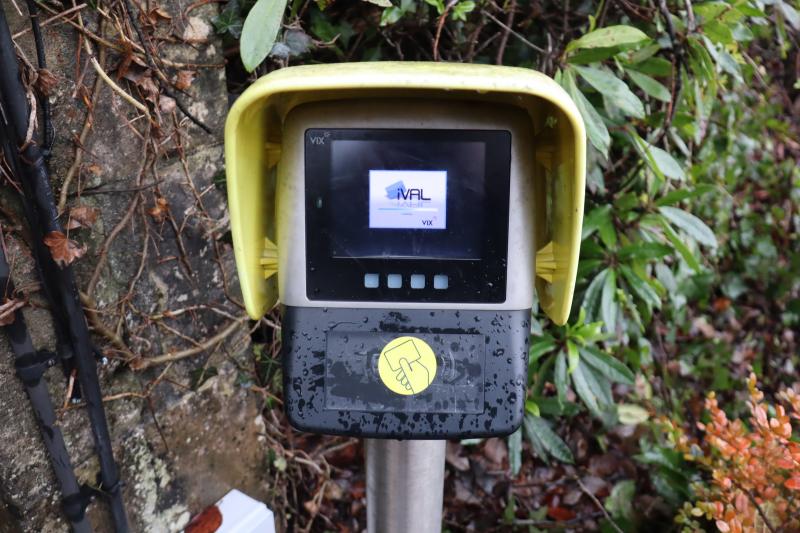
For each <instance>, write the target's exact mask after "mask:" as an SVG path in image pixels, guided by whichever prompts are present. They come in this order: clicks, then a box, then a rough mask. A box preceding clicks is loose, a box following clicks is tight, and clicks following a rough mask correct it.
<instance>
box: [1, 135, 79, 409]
mask: <svg viewBox="0 0 800 533" xmlns="http://www.w3.org/2000/svg"><path fill="white" fill-rule="evenodd" d="M6 130H7V128H5V127H3V128H0V142H2V149H3V154H4V155H5V160H6V163H7V164H8V167H9V169H10V170H11V174H12V175H13V176H21V175H22V169H21V167H20V162H19V156H18V149H17V144H16V143H15V142H12V140H11V139H10V138H9V135H8V132H7V131H6ZM20 186H21V187H22V188H23V190H25V191H28V192H29V187H27V184H26V183H24V182H23V183H21V184H20ZM21 200H22V208H23V211H24V213H25V218H26V219H27V220H36V219H37V217H38V215H37V214H36V208H35V207H34V206H33V204H32V203H31V202H30V201H29V200H28V196H26V195H25V194H23V195H22V197H21ZM30 231H31V234H32V237H33V242H32V243H31V250H32V251H33V256H34V258H35V260H36V261H35V264H36V270H37V272H38V274H39V278H40V279H42V281H43V283H42V289H43V292H44V295H45V297H46V298H47V301H48V302H49V303H50V309H51V312H52V315H53V332H54V333H55V337H56V351H57V352H58V354H59V356H60V359H61V366H62V368H63V370H64V376H65V377H67V378H69V376H70V375H72V372H73V370H74V369H75V358H74V357H73V355H74V350H73V349H72V339H71V338H70V336H69V327H68V326H67V319H66V317H65V316H64V313H63V310H62V306H61V303H60V296H59V295H58V294H57V291H55V290H54V287H56V285H57V284H58V281H57V277H56V275H57V274H56V273H57V271H58V265H56V263H55V261H53V256H52V254H51V253H50V250H49V249H48V248H47V246H46V245H45V244H44V237H45V235H44V233H42V231H41V228H40V227H39V225H36V226H31V228H30ZM80 397H81V394H80V386H78V387H75V388H74V389H73V391H72V399H75V400H78V399H80Z"/></svg>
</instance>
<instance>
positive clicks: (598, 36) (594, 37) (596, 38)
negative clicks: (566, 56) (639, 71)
mask: <svg viewBox="0 0 800 533" xmlns="http://www.w3.org/2000/svg"><path fill="white" fill-rule="evenodd" d="M648 39H649V37H647V35H646V34H645V33H644V32H643V31H641V30H639V29H637V28H634V27H633V26H625V25H618V26H608V27H606V28H600V29H599V30H594V31H593V32H590V33H587V34H586V35H584V36H583V37H581V38H580V39H576V40H574V41H571V42H570V43H569V44H568V45H567V52H571V51H573V50H580V49H581V48H609V47H612V46H618V45H621V44H638V43H640V42H642V41H646V40H648Z"/></svg>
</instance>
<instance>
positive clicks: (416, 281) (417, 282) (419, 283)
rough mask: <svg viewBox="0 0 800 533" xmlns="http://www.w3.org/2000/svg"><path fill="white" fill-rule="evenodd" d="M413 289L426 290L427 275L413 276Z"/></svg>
mask: <svg viewBox="0 0 800 533" xmlns="http://www.w3.org/2000/svg"><path fill="white" fill-rule="evenodd" d="M411 288H412V289H424V288H425V275H423V274H411Z"/></svg>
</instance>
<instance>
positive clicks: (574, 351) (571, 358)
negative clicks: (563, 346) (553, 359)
mask: <svg viewBox="0 0 800 533" xmlns="http://www.w3.org/2000/svg"><path fill="white" fill-rule="evenodd" d="M567 361H568V362H569V366H568V367H567V371H569V373H570V374H572V373H573V372H574V371H575V369H576V368H577V367H578V362H579V361H580V356H579V355H578V346H577V345H576V344H575V343H574V342H572V341H570V340H568V341H567Z"/></svg>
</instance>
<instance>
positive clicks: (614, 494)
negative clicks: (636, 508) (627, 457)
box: [605, 479, 636, 522]
mask: <svg viewBox="0 0 800 533" xmlns="http://www.w3.org/2000/svg"><path fill="white" fill-rule="evenodd" d="M635 493H636V483H634V482H633V481H632V480H630V479H623V480H622V481H619V482H618V483H617V484H616V485H614V488H612V489H611V494H609V495H608V498H606V502H605V508H606V510H607V511H608V513H609V514H610V515H611V517H612V518H614V519H616V520H627V521H629V522H633V519H634V516H635V515H634V512H633V501H634V496H635Z"/></svg>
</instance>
